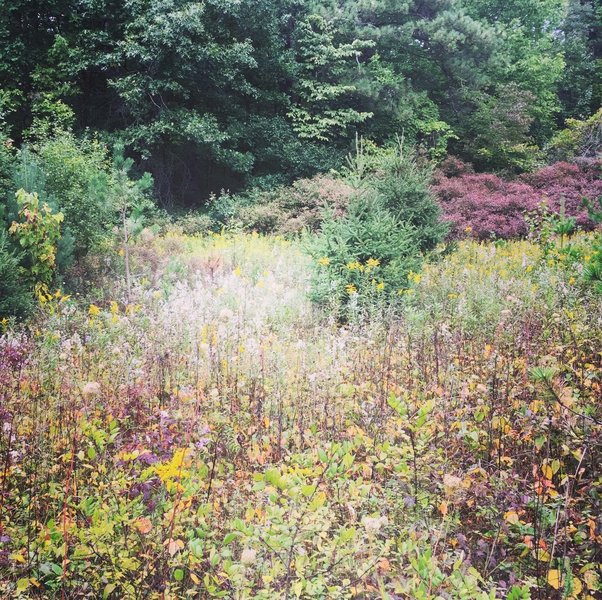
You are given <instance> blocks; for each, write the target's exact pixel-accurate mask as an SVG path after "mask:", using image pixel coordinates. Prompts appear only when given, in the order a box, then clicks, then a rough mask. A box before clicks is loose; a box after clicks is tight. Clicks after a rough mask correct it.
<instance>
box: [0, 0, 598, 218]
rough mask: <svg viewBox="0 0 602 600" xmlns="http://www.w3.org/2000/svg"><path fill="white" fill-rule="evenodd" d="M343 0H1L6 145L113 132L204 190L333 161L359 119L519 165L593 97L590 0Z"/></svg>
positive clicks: (162, 177) (164, 191)
mask: <svg viewBox="0 0 602 600" xmlns="http://www.w3.org/2000/svg"><path fill="white" fill-rule="evenodd" d="M343 4H344V6H343V5H342V4H341V3H336V2H331V1H330V0H259V1H257V0H242V1H240V2H229V3H224V2H223V1H222V0H207V1H206V2H203V3H202V4H199V3H198V2H197V1H196V0H180V1H178V2H174V1H173V0H168V1H167V2H165V1H164V0H150V1H148V2H142V3H141V2H135V1H133V0H122V1H120V2H111V3H109V2H108V0H81V1H78V2H74V1H73V0H49V1H46V2H31V1H30V0H2V2H1V3H0V8H1V9H2V15H3V19H2V23H0V39H2V40H3V44H2V48H1V49H0V81H1V82H2V84H1V86H0V119H1V120H2V121H3V122H4V123H5V126H6V128H7V132H8V134H9V135H10V137H12V138H13V139H14V140H15V141H16V145H17V146H20V145H21V144H22V142H24V141H25V142H32V141H35V140H36V139H39V138H40V137H42V138H44V137H48V136H49V135H52V134H53V133H55V132H57V131H59V130H61V129H66V128H67V129H68V128H69V127H73V128H74V131H75V132H76V133H77V134H80V133H83V132H86V131H92V132H96V133H98V134H99V135H100V136H101V137H102V139H105V140H109V145H112V144H113V143H114V142H115V141H116V140H120V141H122V142H124V143H125V146H126V150H127V153H128V155H129V156H132V157H134V158H135V159H136V162H137V168H138V170H139V171H149V172H151V173H152V174H153V176H154V178H155V191H156V194H157V197H158V199H159V200H160V202H161V203H163V205H164V206H165V207H173V206H174V205H178V204H185V205H187V206H188V207H193V206H194V207H199V206H200V205H202V204H204V203H205V201H206V199H207V198H208V197H209V193H210V192H211V191H213V192H215V193H217V192H218V191H219V190H220V189H222V188H224V189H231V190H233V191H239V190H240V189H241V188H243V187H245V186H248V185H251V184H254V185H261V186H263V187H266V186H269V187H274V186H277V185H285V184H288V183H290V182H292V181H294V180H297V179H301V178H307V177H311V176H313V175H314V174H316V173H318V172H325V171H328V169H330V168H338V167H339V166H340V163H341V161H342V160H343V159H344V156H345V155H346V154H347V153H348V152H349V150H350V148H351V147H352V142H353V137H354V135H355V133H356V132H357V133H359V134H360V135H363V136H364V137H365V138H369V139H373V140H374V141H375V142H376V143H377V144H378V145H386V144H387V143H390V142H391V141H393V140H394V139H395V136H396V135H401V133H402V132H405V135H406V139H407V140H408V141H409V142H411V143H415V144H417V145H418V146H420V147H421V148H422V149H423V151H424V152H425V154H427V155H428V156H430V157H431V158H433V159H437V160H438V159H441V158H442V157H444V156H445V154H446V152H447V151H448V150H451V151H452V152H453V153H454V154H457V155H458V156H460V157H461V158H462V159H463V160H468V161H471V162H473V163H474V164H475V166H476V168H477V169H478V170H494V171H496V172H502V173H505V174H509V173H512V174H516V173H520V172H523V171H524V170H528V169H533V168H536V167H537V165H538V164H540V163H541V162H542V160H543V159H544V158H545V155H546V153H547V151H548V144H549V142H550V140H551V139H552V138H553V137H554V134H555V133H556V132H557V130H558V128H560V127H562V126H563V125H564V121H565V120H566V119H572V120H571V121H569V126H570V127H573V124H574V123H575V122H576V121H584V120H587V119H589V117H590V116H591V115H592V114H594V113H595V112H596V111H597V110H598V109H599V108H600V105H601V104H602V95H601V87H600V84H599V83H598V82H599V81H600V80H602V78H601V77H600V64H601V63H600V58H601V56H602V46H601V44H600V42H599V40H600V39H602V35H600V34H601V29H600V23H601V22H602V20H601V19H600V16H601V15H600V10H601V9H600V7H599V6H598V3H597V2H595V0H570V1H569V2H565V1H563V0H550V1H548V2H538V3H533V2H532V1H531V0H517V1H514V2H511V3H508V2H506V3H502V2H499V1H498V0H479V1H478V2H475V1H473V0H470V1H469V0H438V1H437V2H423V1H419V0H410V1H408V2H399V3H391V2H384V1H383V2H372V3H366V2H364V1H363V0H348V1H346V2H345V3H343ZM557 142H558V143H557V145H556V147H557V148H558V150H560V151H561V153H562V154H563V156H562V157H560V158H563V159H564V153H565V150H566V147H567V144H568V146H572V145H573V144H572V142H571V141H570V140H568V141H567V140H564V139H559V140H558V141H557ZM54 151H55V152H59V151H61V149H60V148H58V147H55V148H54ZM66 217H67V214H66Z"/></svg>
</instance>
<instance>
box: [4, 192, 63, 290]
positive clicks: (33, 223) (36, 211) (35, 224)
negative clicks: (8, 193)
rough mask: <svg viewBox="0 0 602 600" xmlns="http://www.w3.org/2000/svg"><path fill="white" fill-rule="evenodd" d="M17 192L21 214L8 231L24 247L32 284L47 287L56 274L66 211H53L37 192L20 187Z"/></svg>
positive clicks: (28, 273)
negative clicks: (62, 224)
mask: <svg viewBox="0 0 602 600" xmlns="http://www.w3.org/2000/svg"><path fill="white" fill-rule="evenodd" d="M16 196H17V203H18V205H19V216H18V220H17V221H13V223H12V225H11V226H10V228H9V230H8V231H9V233H11V234H12V235H13V236H14V237H15V239H16V240H17V242H18V244H19V246H20V247H21V248H23V251H24V258H25V278H26V280H27V281H28V283H29V284H30V286H31V287H33V288H38V286H42V287H44V288H47V286H49V285H50V284H51V283H52V282H53V279H54V276H55V271H56V249H57V245H58V242H59V240H60V237H61V223H62V221H63V214H62V213H56V214H54V213H53V212H52V208H50V206H48V204H47V203H46V202H44V203H40V199H39V198H38V195H37V194H36V193H35V192H34V193H33V194H29V193H27V192H26V191H25V190H23V189H20V190H19V191H18V192H17V194H16Z"/></svg>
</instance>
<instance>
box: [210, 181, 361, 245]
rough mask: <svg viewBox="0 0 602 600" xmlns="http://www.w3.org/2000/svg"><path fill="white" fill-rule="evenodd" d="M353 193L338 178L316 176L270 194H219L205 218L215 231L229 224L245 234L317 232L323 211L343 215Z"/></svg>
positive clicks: (252, 192)
mask: <svg viewBox="0 0 602 600" xmlns="http://www.w3.org/2000/svg"><path fill="white" fill-rule="evenodd" d="M352 191H353V190H352V188H351V186H350V185H349V184H347V183H345V182H344V181H343V180H341V179H340V178H336V177H333V176H330V175H317V176H315V177H312V178H310V179H299V180H297V181H296V182H294V183H293V184H292V185H291V186H280V187H276V188H274V189H272V190H259V189H257V190H251V191H250V192H248V193H247V194H241V195H232V194H229V193H226V192H222V194H221V195H220V196H219V197H216V198H213V199H212V201H211V203H210V208H209V213H208V214H209V216H210V217H211V218H212V220H213V221H214V223H215V227H216V228H219V227H221V226H223V225H225V224H226V223H229V224H231V225H234V226H237V227H239V228H241V229H243V230H245V231H257V232H258V233H276V234H280V235H291V234H297V233H300V232H301V231H303V230H304V229H308V230H311V231H315V230H317V229H318V228H319V226H320V223H321V219H322V212H323V211H324V210H325V209H328V210H331V211H333V212H334V214H335V215H338V216H340V215H342V214H343V213H344V212H345V208H346V206H347V204H348V203H349V199H350V197H351V194H352Z"/></svg>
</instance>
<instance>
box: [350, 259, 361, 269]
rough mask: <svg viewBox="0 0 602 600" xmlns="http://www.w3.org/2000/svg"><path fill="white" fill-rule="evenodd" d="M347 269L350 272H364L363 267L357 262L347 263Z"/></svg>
mask: <svg viewBox="0 0 602 600" xmlns="http://www.w3.org/2000/svg"><path fill="white" fill-rule="evenodd" d="M347 268H348V269H349V270H350V271H363V270H364V267H363V265H362V264H361V263H360V262H358V261H357V260H354V261H353V262H348V263H347Z"/></svg>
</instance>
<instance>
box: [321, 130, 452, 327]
mask: <svg viewBox="0 0 602 600" xmlns="http://www.w3.org/2000/svg"><path fill="white" fill-rule="evenodd" d="M349 165H350V168H349V169H347V170H346V172H345V175H346V178H347V180H348V181H349V182H351V183H353V184H354V185H355V186H356V188H357V193H356V195H355V197H354V198H353V200H352V201H351V202H350V204H349V207H348V210H347V213H346V214H345V215H344V216H343V217H339V218H337V217H336V215H335V214H333V212H330V214H329V215H328V216H327V217H326V218H325V219H324V222H323V224H322V228H321V231H320V234H319V235H318V236H317V237H316V238H315V239H314V240H313V241H312V242H311V243H310V252H311V254H312V256H313V257H314V259H315V260H316V268H315V272H314V278H313V286H312V298H313V299H314V300H315V301H316V302H317V303H319V304H322V305H330V306H331V309H332V310H335V311H336V312H337V314H338V315H339V317H341V318H343V319H347V318H349V317H350V316H351V315H352V314H353V313H354V311H360V312H364V311H365V310H366V309H372V308H377V309H378V310H380V309H381V308H384V307H392V308H394V307H395V306H396V305H397V304H399V299H400V296H401V295H402V294H403V292H404V290H405V289H406V288H407V287H408V285H409V280H410V279H411V278H412V277H413V272H415V271H418V270H419V269H420V265H421V262H422V259H423V257H424V255H425V253H427V252H429V251H431V250H433V249H434V248H435V246H436V245H437V244H438V243H439V242H441V241H442V240H443V238H444V236H445V233H446V231H447V228H446V225H445V224H443V223H441V222H440V220H439V217H440V211H439V207H438V205H437V203H436V201H435V199H434V198H433V196H432V194H431V192H430V190H429V182H430V176H431V170H430V168H429V167H428V166H426V165H425V166H421V165H419V164H418V162H417V160H416V157H415V155H414V154H412V153H410V152H407V151H405V150H404V148H403V143H402V142H399V143H398V144H397V145H396V146H395V147H393V148H389V149H384V150H383V149H377V148H375V147H369V148H368V151H366V150H365V147H364V144H363V142H362V143H360V144H358V151H357V153H356V156H355V157H353V158H352V159H350V161H349Z"/></svg>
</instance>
